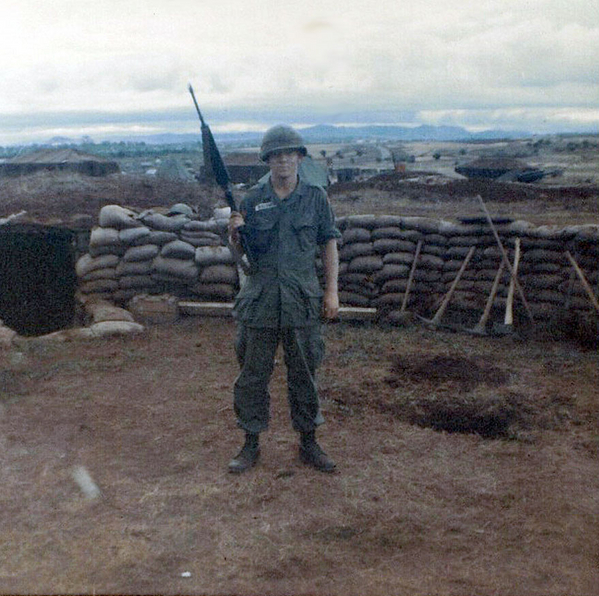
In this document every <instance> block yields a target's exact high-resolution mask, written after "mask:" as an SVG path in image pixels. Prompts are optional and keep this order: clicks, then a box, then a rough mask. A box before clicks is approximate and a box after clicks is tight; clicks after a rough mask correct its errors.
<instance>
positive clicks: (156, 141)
mask: <svg viewBox="0 0 599 596" xmlns="http://www.w3.org/2000/svg"><path fill="white" fill-rule="evenodd" d="M262 134H263V133H261V132H227V133H219V132H215V133H214V136H215V138H216V140H217V141H218V142H220V143H223V144H227V145H228V144H251V145H257V144H259V143H260V140H261V138H262ZM301 134H302V136H303V137H304V140H305V141H306V143H338V142H343V143H347V142H352V141H354V142H355V141H360V140H362V141H368V140H379V141H478V140H495V139H517V138H524V137H529V136H531V135H530V133H528V132H525V131H520V130H510V131H506V130H485V131H481V132H476V133H473V132H468V131H467V130H466V129H465V128H462V127H460V126H430V125H426V124H423V125H420V126H416V127H409V126H393V125H388V126H378V125H369V126H333V125H325V124H320V125H318V126H311V127H308V128H302V129H301ZM200 138H201V135H200V134H199V132H198V134H187V133H186V134H177V133H163V134H155V135H141V136H130V137H119V138H114V139H112V142H119V141H125V142H132V143H133V142H138V143H139V142H144V143H148V144H151V145H178V144H184V145H187V144H193V143H198V142H199V141H200ZM90 141H91V139H90V138H89V137H85V138H84V139H81V140H74V139H68V138H66V137H58V138H57V137H54V138H53V139H50V141H48V143H49V144H65V143H78V142H90Z"/></svg>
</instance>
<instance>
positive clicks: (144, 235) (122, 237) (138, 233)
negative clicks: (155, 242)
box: [119, 226, 150, 245]
mask: <svg viewBox="0 0 599 596" xmlns="http://www.w3.org/2000/svg"><path fill="white" fill-rule="evenodd" d="M149 235H150V229H149V228H146V227H145V226H140V227H139V228H126V229H124V230H120V231H119V241H120V242H122V243H123V244H127V245H131V244H133V243H134V242H140V241H142V240H143V239H146V241H147V239H148V236H149Z"/></svg>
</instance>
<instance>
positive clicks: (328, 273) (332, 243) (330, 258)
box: [320, 238, 339, 319]
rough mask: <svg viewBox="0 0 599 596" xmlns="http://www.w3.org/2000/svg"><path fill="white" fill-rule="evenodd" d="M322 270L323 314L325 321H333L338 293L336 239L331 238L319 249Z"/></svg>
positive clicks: (337, 308) (336, 311)
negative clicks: (323, 287) (323, 283)
mask: <svg viewBox="0 0 599 596" xmlns="http://www.w3.org/2000/svg"><path fill="white" fill-rule="evenodd" d="M320 255H321V258H322V264H323V268H324V280H325V289H324V299H323V314H324V317H325V318H326V319H334V318H336V317H337V315H338V314H339V292H338V286H337V280H338V277H339V254H338V251H337V239H336V238H331V239H330V240H329V241H328V242H327V243H326V244H324V245H323V246H322V247H321V249H320Z"/></svg>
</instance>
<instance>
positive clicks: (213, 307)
mask: <svg viewBox="0 0 599 596" xmlns="http://www.w3.org/2000/svg"><path fill="white" fill-rule="evenodd" d="M232 310H233V304H232V303H230V302H190V301H182V302H179V312H180V313H181V314H183V315H196V316H202V317H230V316H231V312H232ZM375 317H376V308H360V307H357V306H342V307H341V308H340V309H339V320H341V321H372V320H374V318H375Z"/></svg>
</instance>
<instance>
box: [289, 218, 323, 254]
mask: <svg viewBox="0 0 599 596" xmlns="http://www.w3.org/2000/svg"><path fill="white" fill-rule="evenodd" d="M291 227H292V229H293V232H294V234H295V237H296V239H297V244H298V246H299V249H300V250H301V251H302V252H304V251H308V250H313V249H314V248H316V237H317V234H318V226H317V225H316V224H315V222H314V218H313V217H310V216H305V217H301V218H298V219H297V220H295V221H294V222H293V223H292V224H291Z"/></svg>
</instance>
